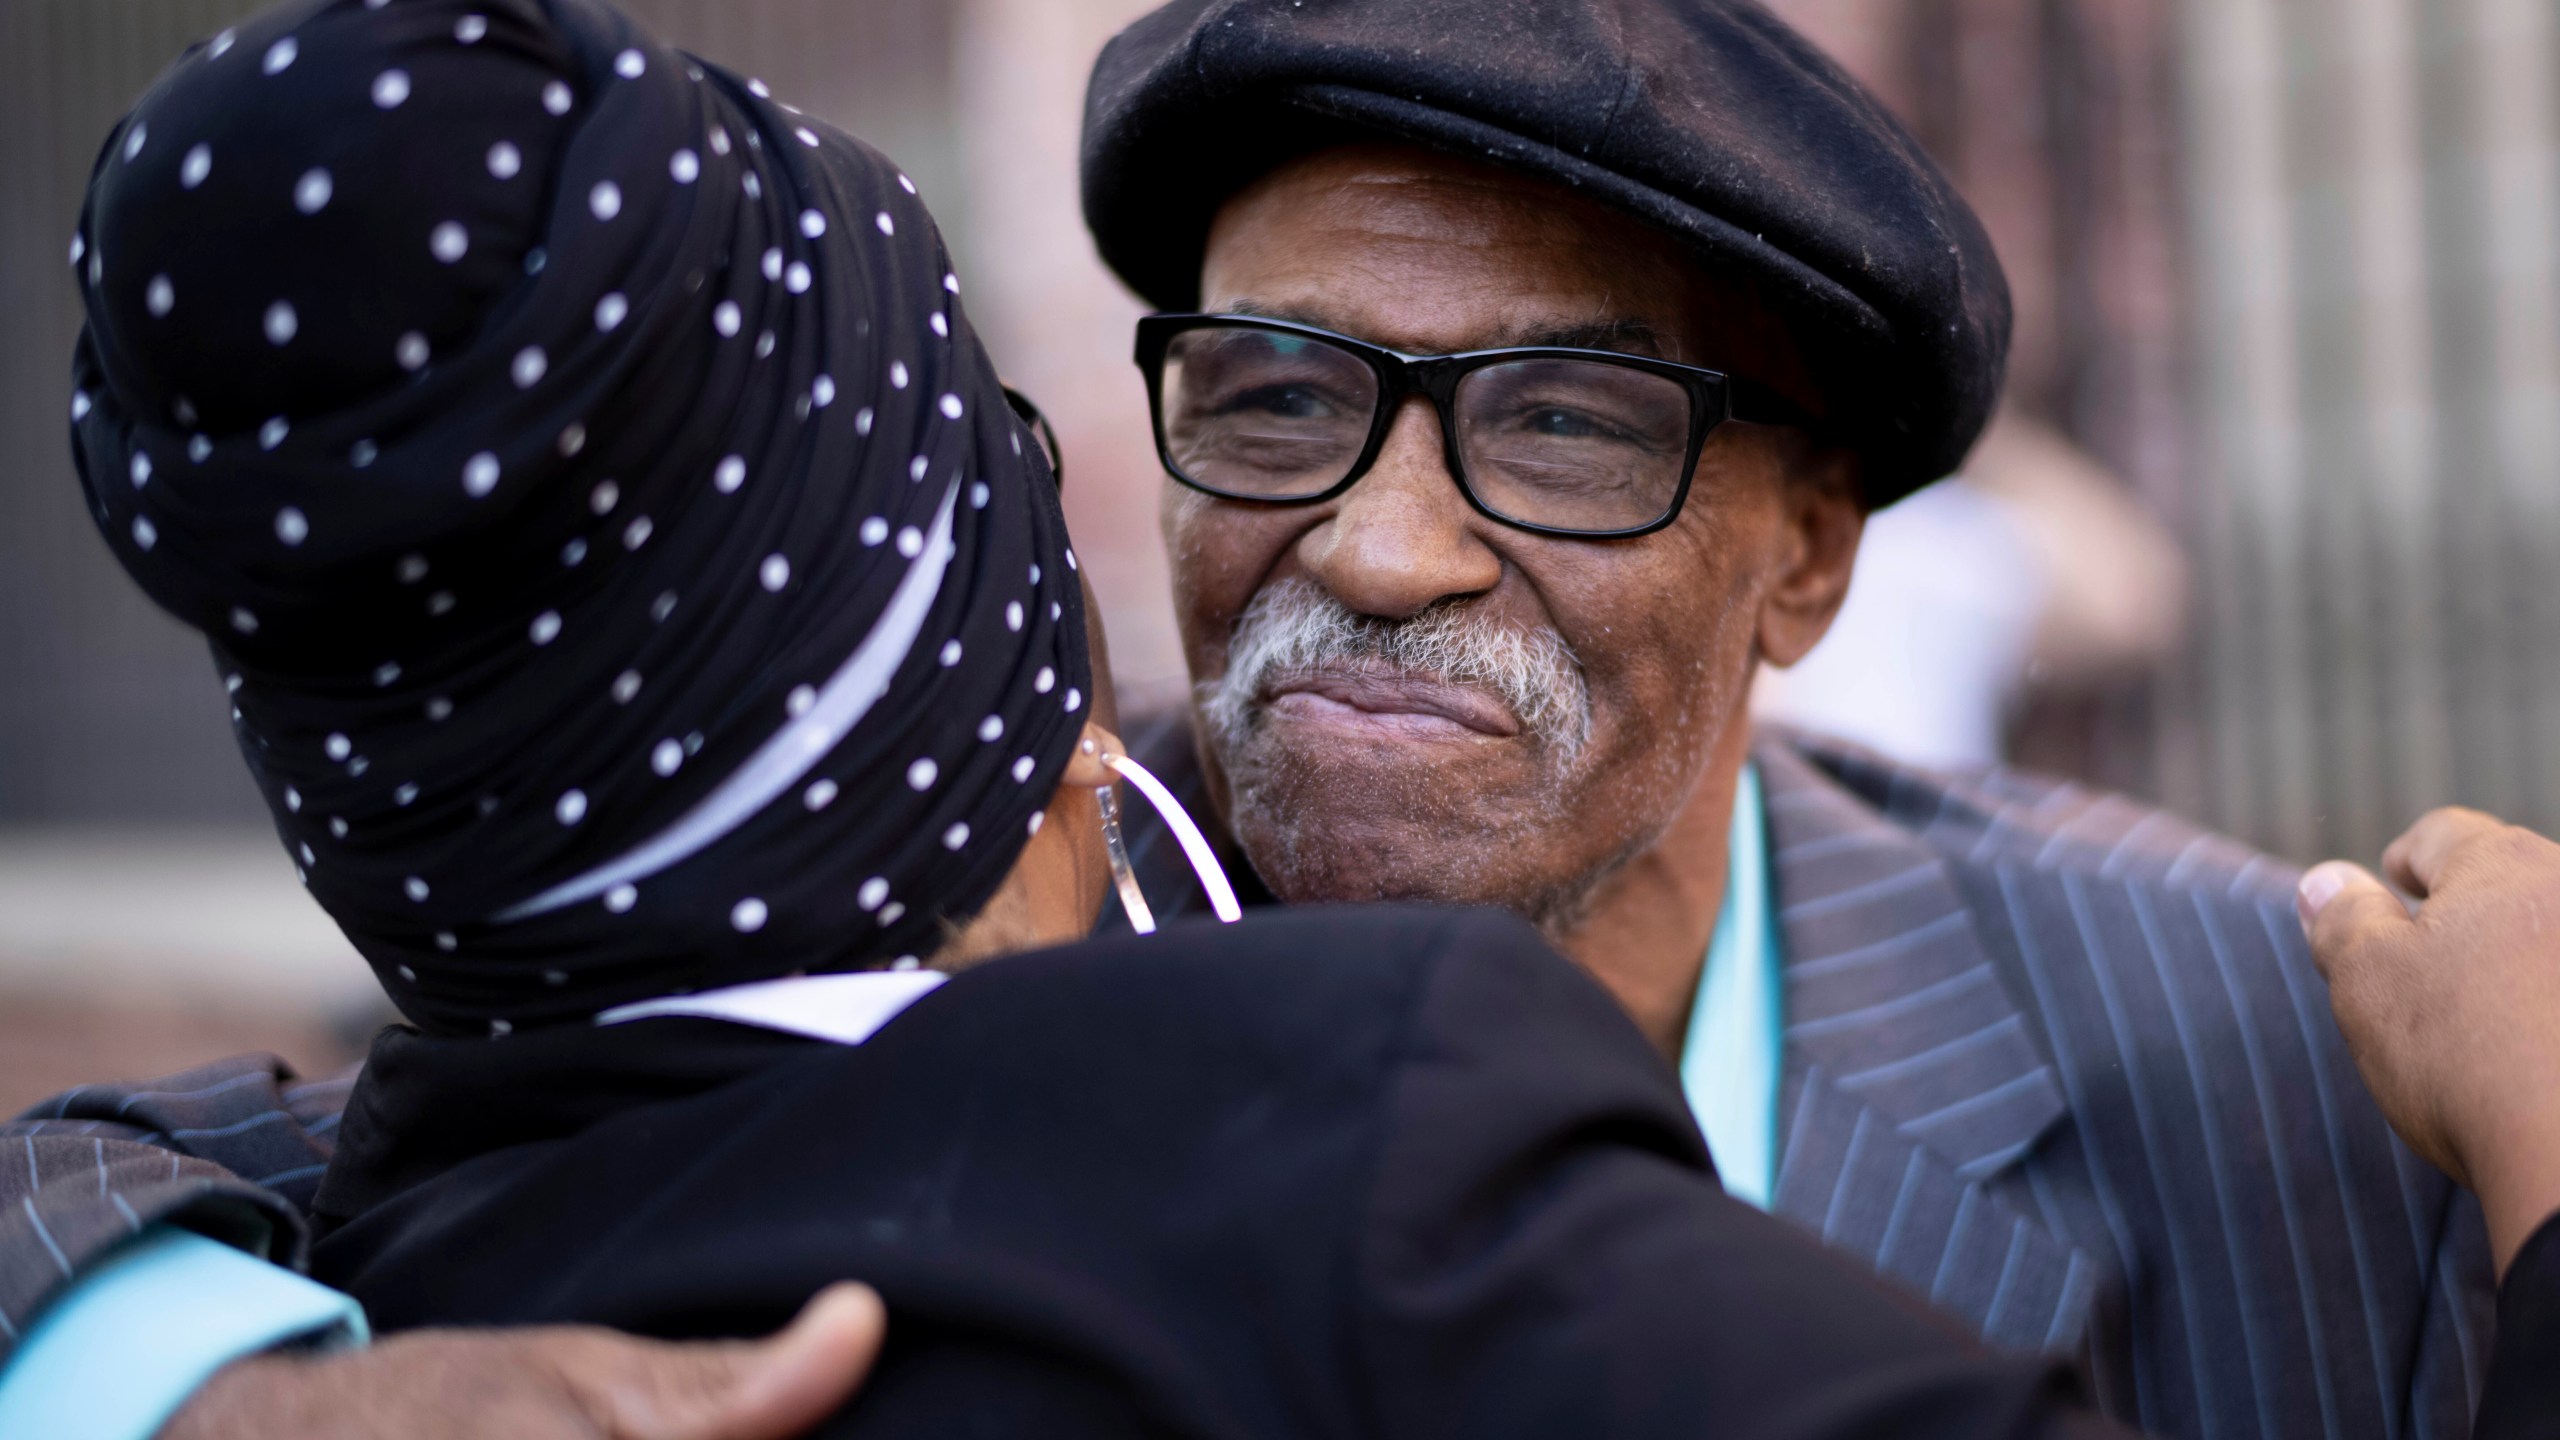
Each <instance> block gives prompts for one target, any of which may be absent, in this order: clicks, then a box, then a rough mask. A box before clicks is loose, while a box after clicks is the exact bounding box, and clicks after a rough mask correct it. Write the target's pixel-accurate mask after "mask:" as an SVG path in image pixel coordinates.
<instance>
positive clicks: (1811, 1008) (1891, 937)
mask: <svg viewBox="0 0 2560 1440" xmlns="http://www.w3.org/2000/svg"><path fill="white" fill-rule="evenodd" d="M1755 758H1756V759H1757V760H1758V762H1759V765H1760V775H1761V783H1762V785H1763V787H1764V789H1765V792H1766V794H1767V797H1768V800H1767V804H1768V816H1769V849H1770V874H1771V877H1772V885H1773V888H1774V889H1775V890H1776V892H1777V893H1776V897H1775V898H1776V902H1777V911H1778V925H1779V930H1780V933H1781V935H1782V936H1783V942H1782V943H1783V946H1784V949H1785V955H1786V986H1787V990H1786V1049H1787V1051H1788V1053H1789V1054H1791V1055H1801V1056H1803V1057H1804V1058H1805V1059H1806V1060H1807V1061H1808V1062H1810V1064H1811V1065H1813V1066H1818V1067H1820V1069H1821V1070H1822V1072H1823V1073H1824V1075H1825V1076H1826V1077H1827V1078H1828V1080H1829V1083H1831V1084H1832V1085H1834V1086H1836V1087H1838V1088H1839V1089H1841V1090H1843V1091H1845V1092H1847V1093H1849V1094H1851V1095H1854V1096H1856V1097H1858V1098H1859V1099H1861V1100H1862V1101H1863V1102H1864V1103H1865V1104H1867V1105H1869V1106H1871V1107H1873V1108H1874V1109H1875V1110H1876V1111H1877V1113H1878V1114H1879V1116H1880V1117H1882V1118H1885V1119H1888V1120H1890V1121H1891V1123H1892V1126H1893V1129H1894V1131H1895V1133H1896V1134H1899V1135H1901V1136H1903V1137H1904V1138H1906V1139H1909V1140H1912V1141H1914V1142H1916V1143H1918V1144H1920V1145H1922V1146H1925V1147H1927V1148H1928V1149H1929V1150H1930V1151H1931V1152H1932V1153H1934V1154H1936V1155H1937V1156H1939V1157H1940V1158H1941V1159H1943V1160H1945V1161H1946V1162H1947V1163H1948V1164H1949V1165H1950V1166H1952V1167H1953V1168H1954V1170H1955V1171H1956V1173H1957V1174H1958V1175H1960V1176H1962V1177H1964V1178H1965V1179H1968V1180H1972V1179H1978V1178H1981V1177H1982V1176H1985V1175H1989V1174H1993V1173H1995V1172H1997V1171H1998V1170H2000V1169H2001V1168H2003V1167H2004V1166H2006V1165H2008V1164H2009V1163H2011V1162H2012V1161H2014V1160H2016V1159H2017V1158H2018V1157H2019V1156H2021V1155H2024V1154H2025V1153H2026V1151H2027V1150H2028V1149H2029V1148H2030V1147H2031V1146H2033V1145H2034V1144H2035V1142H2036V1140H2037V1139H2038V1138H2039V1137H2041V1136H2042V1135H2043V1134H2044V1132H2045V1131H2046V1130H2047V1129H2048V1128H2050V1127H2051V1126H2052V1125H2053V1124H2054V1123H2055V1122H2056V1121H2058V1120H2060V1119H2062V1117H2063V1115H2064V1114H2065V1113H2066V1107H2065V1105H2064V1103H2063V1098H2062V1090H2061V1087H2060V1086H2059V1085H2058V1084H2057V1083H2056V1082H2055V1078H2054V1075H2053V1071H2052V1068H2051V1067H2050V1066H2048V1065H2047V1064H2046V1063H2045V1060H2044V1057H2043V1055H2042V1054H2040V1053H2039V1052H2038V1050H2037V1049H2036V1046H2035V1042H2034V1041H2033V1040H2031V1039H2030V1038H2029V1037H2028V1032H2027V1018H2026V1013H2025V1011H2024V1010H2023V1009H2022V1008H2021V1007H2020V1006H2019V1005H2018V1003H2017V1002H2016V1001H2015V1000H2013V999H2012V998H2011V997H2010V994H2009V991H2008V989H2007V987H2006V986H2004V985H2003V984H2002V983H2001V980H2000V976H1999V973H1998V971H1997V970H1995V969H1994V968H1993V966H1992V964H1991V957H1990V956H1989V955H1988V954H1986V953H1985V952H1984V951H1983V948H1982V942H1981V941H1980V940H1979V939H1978V938H1977V937H1976V936H1975V934H1974V931H1973V919H1972V916H1971V914H1970V913H1969V912H1968V911H1967V910H1966V908H1965V904H1964V900H1963V897H1962V896H1961V895H1959V894H1958V893H1957V891H1956V887H1955V883H1954V881H1953V879H1952V878H1951V877H1949V876H1948V874H1947V873H1946V868H1945V866H1944V864H1943V863H1942V862H1941V861H1940V860H1939V859H1938V857H1937V855H1936V854H1935V853H1934V852H1932V851H1931V850H1930V849H1929V848H1928V847H1927V846H1926V845H1923V844H1922V843H1921V842H1920V841H1919V840H1917V839H1915V838H1914V837H1913V836H1912V835H1911V834H1910V833H1909V832H1907V831H1904V830H1902V829H1901V828H1899V827H1897V826H1895V825H1894V824H1893V823H1892V822H1890V821H1888V820H1886V819H1885V818H1884V817H1883V816H1881V815H1879V814H1877V813H1876V812H1875V811H1874V810H1873V809H1871V808H1870V807H1868V806H1867V805H1866V804H1864V803H1863V802H1861V801H1860V800H1859V799H1858V798H1857V797H1856V796H1854V795H1852V794H1851V793H1849V792H1848V791H1847V790H1845V789H1843V788H1842V787H1841V786H1840V785H1839V784H1838V783H1837V782H1835V781H1832V780H1831V779H1829V778H1828V777H1826V776H1824V775H1823V774H1822V773H1821V772H1820V771H1818V770H1816V769H1815V768H1814V767H1813V766H1812V765H1811V764H1809V763H1807V762H1806V761H1805V760H1804V758H1803V757H1802V756H1800V755H1798V754H1797V753H1796V752H1795V751H1793V750H1791V749H1789V748H1787V747H1786V746H1785V745H1784V744H1783V743H1779V742H1769V741H1764V742H1763V743H1762V744H1761V745H1760V746H1759V747H1758V748H1757V751H1756V754H1755ZM1782 1133H1783V1132H1782Z"/></svg>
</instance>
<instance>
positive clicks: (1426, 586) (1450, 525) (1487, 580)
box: [1298, 396, 1502, 620]
mask: <svg viewBox="0 0 2560 1440" xmlns="http://www.w3.org/2000/svg"><path fill="white" fill-rule="evenodd" d="M1476 521H1477V517H1476V513H1475V511H1474V509H1473V508H1471V507H1470V506H1469V505H1468V504H1467V497H1466V496H1465V495H1464V494H1462V493H1461V492H1460V491H1459V489H1458V485H1457V481H1456V478H1455V477H1453V476H1451V475H1450V473H1449V462H1448V456H1447V452H1446V450H1445V449H1444V447H1443V445H1442V443H1441V435H1440V416H1439V413H1438V412H1437V411H1435V410H1434V409H1432V407H1431V405H1430V403H1429V402H1428V401H1426V400H1423V399H1422V398H1420V397H1418V396H1417V397H1415V398H1413V399H1410V400H1407V401H1406V402H1405V404H1404V406H1403V408H1402V409H1401V410H1400V411H1399V412H1398V413H1397V415H1396V417H1395V421H1394V424H1393V426H1392V428H1390V429H1389V430H1388V432H1387V440H1386V444H1385V445H1384V446H1383V447H1382V448H1381V449H1380V450H1379V452H1378V459H1377V463H1376V464H1374V465H1372V466H1370V468H1369V473H1368V474H1366V475H1363V476H1361V477H1360V479H1359V480H1358V482H1356V483H1355V484H1353V485H1352V487H1351V488H1350V490H1348V491H1347V492H1345V493H1344V495H1343V496H1342V498H1341V499H1340V500H1338V501H1336V502H1334V510H1333V514H1332V515H1331V516H1329V517H1328V518H1327V519H1326V520H1325V521H1324V522H1323V523H1322V524H1320V525H1317V526H1316V527H1315V528H1313V529H1311V530H1309V531H1308V532H1307V533H1306V535H1305V536H1304V537H1303V538H1302V539H1300V541H1299V542H1298V561H1299V563H1300V564H1302V565H1304V566H1305V567H1306V568H1307V573H1308V574H1309V575H1310V576H1312V577H1313V578H1314V580H1315V581H1316V583H1318V584H1320V585H1322V586H1324V588H1325V589H1326V590H1327V591H1329V592H1331V593H1332V595H1333V597H1334V598H1335V599H1337V600H1339V601H1341V602H1342V603H1343V604H1344V605H1346V606H1348V607H1350V608H1351V609H1352V610H1354V611H1356V612H1358V613H1360V614H1363V615H1377V616H1382V617H1385V618H1387V619H1394V620H1401V619H1403V618H1405V617H1406V616H1409V615H1413V614H1416V613H1418V612H1420V611H1421V610H1423V609H1426V608H1427V607H1429V606H1430V605H1431V604H1432V603H1433V602H1435V601H1439V600H1445V599H1447V598H1449V597H1451V596H1455V595H1476V594H1481V593H1483V592H1484V591H1487V590H1490V589H1492V588H1493V587H1494V585H1495V584H1496V583H1497V582H1498V581H1500V580H1501V578H1502V557H1501V556H1499V555H1497V554H1495V553H1494V552H1493V550H1492V548H1491V547H1490V546H1488V545H1486V544H1485V543H1484V538H1483V536H1482V534H1481V533H1480V531H1479V530H1478V527H1477V523H1476Z"/></svg>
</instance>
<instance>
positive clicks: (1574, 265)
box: [1201, 142, 1811, 398]
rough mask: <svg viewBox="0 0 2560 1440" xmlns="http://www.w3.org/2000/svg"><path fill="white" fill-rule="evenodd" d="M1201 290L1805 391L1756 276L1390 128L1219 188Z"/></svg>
mask: <svg viewBox="0 0 2560 1440" xmlns="http://www.w3.org/2000/svg"><path fill="white" fill-rule="evenodd" d="M1201 304H1202V306H1203V307H1204V308H1206V309H1210V310H1249V311H1252V312H1255V313H1260V314H1266V315H1272V316H1277V317H1281V318H1287V319H1293V320H1301V321H1304V322H1306V323H1309V324H1315V325H1322V326H1324V327H1326V328H1328V329H1334V330H1339V331H1342V332H1343V333H1346V334H1352V335H1357V336H1359V337H1360V338H1362V339H1365V340H1369V341H1371V342H1373V343H1376V344H1381V345H1387V346H1391V347H1394V348H1397V349H1402V350H1409V351H1416V352H1425V353H1428V352H1438V351H1451V350H1469V349H1482V348H1490V347H1493V346H1499V345H1523V344H1559V343H1572V344H1595V342H1596V348H1608V349H1618V350H1626V351H1631V352H1634V353H1639V354H1652V355H1659V356H1661V357H1662V358H1665V359H1672V360H1680V361H1684V362H1686V363H1689V364H1695V365H1708V366H1714V367H1716V368H1720V369H1726V370H1731V371H1734V372H1735V373H1739V374H1746V375H1750V376H1752V377H1753V378H1756V379H1761V380H1763V381H1764V382H1766V383H1770V384H1774V385H1778V386H1779V387H1780V388H1781V389H1790V390H1796V391H1798V392H1799V393H1800V394H1805V395H1807V398H1810V397H1809V392H1810V389H1811V387H1810V385H1809V384H1808V383H1806V382H1805V381H1804V379H1803V377H1804V375H1805V369H1804V366H1803V364H1802V361H1801V359H1800V357H1799V352H1798V347H1797V346H1796V344H1795V343H1794V341H1793V338H1792V337H1791V336H1790V335H1789V334H1788V332H1787V330H1786V327H1785V326H1784V325H1783V323H1782V322H1781V321H1780V319H1779V317H1778V315H1777V314H1776V312H1775V310H1774V309H1773V307H1771V306H1770V305H1768V304H1767V303H1766V302H1765V301H1764V300H1763V298H1762V296H1761V294H1760V292H1759V291H1758V289H1757V288H1756V287H1754V286H1751V285H1748V284H1745V283H1743V282H1742V281H1741V280H1740V279H1739V278H1737V277H1734V276H1730V275H1727V274H1722V273H1719V272H1718V271H1717V270H1715V269H1714V268H1712V267H1710V266H1709V265H1708V264H1707V263H1706V262H1705V261H1703V260H1701V259H1699V258H1698V257H1697V256H1696V255H1695V254H1694V253H1693V252H1691V251H1689V250H1687V249H1686V248H1684V247H1683V246H1681V245H1680V244H1679V243H1678V242H1677V241H1676V240H1674V239H1673V238H1672V237H1671V236H1670V235H1668V234H1666V233H1664V232H1662V231H1660V230H1657V229H1655V228H1654V227H1652V226H1650V225H1648V224H1646V223H1645V222H1643V221H1642V220H1639V219H1637V218H1636V217H1634V216H1632V215H1629V214H1626V213H1624V212H1622V211H1619V210H1616V209H1613V208H1611V207H1608V206H1606V205H1602V204H1600V203H1598V202H1596V201H1594V200H1592V199H1590V198H1588V197H1586V196H1584V195H1581V194H1578V193H1576V192H1575V191H1573V190H1571V189H1569V188H1567V187H1565V186H1563V185H1560V184H1557V183H1556V182H1554V181H1551V180H1547V179H1545V178H1543V177H1539V176H1534V175H1528V174H1523V173H1520V172H1516V171H1511V170H1505V169H1502V168H1499V167H1497V166H1493V165H1489V164H1486V163H1483V162H1481V161H1477V160H1472V159H1469V158H1467V157H1463V156H1456V155H1450V154H1446V153H1443V152H1440V151H1434V150H1429V149H1425V148H1422V147H1419V146H1413V145H1406V144H1399V143H1393V142H1362V143H1358V144H1351V145H1343V146H1336V147H1333V148H1330V149H1325V150H1319V151H1316V152H1314V153H1312V154H1308V155H1305V156H1301V157H1299V158H1297V159H1294V160H1291V161H1289V162H1287V163H1285V164H1283V165H1281V166H1279V167H1278V168H1276V169H1274V170H1272V171H1271V172H1270V173H1268V174H1266V175H1264V176H1262V177H1261V178H1260V179H1259V180H1257V181H1255V182H1254V183H1253V184H1251V185H1249V186H1247V187H1246V188H1245V189H1243V190H1242V191H1239V192H1238V193H1237V194H1236V195H1235V196H1234V197H1233V198H1231V199H1229V200H1228V201H1227V202H1226V204H1225V205H1223V206H1222V207H1221V208H1220V209H1219V212H1218V215H1217V218H1216V220H1215V221H1214V222H1213V224H1212V225H1211V228H1210V232H1209V243H1208V247H1207V250H1206V253H1205V255H1204V257H1203V262H1202V274H1201Z"/></svg>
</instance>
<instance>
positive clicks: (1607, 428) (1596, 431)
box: [1518, 405, 1633, 440]
mask: <svg viewBox="0 0 2560 1440" xmlns="http://www.w3.org/2000/svg"><path fill="white" fill-rule="evenodd" d="M1518 423H1519V427H1520V430H1521V431H1522V432H1523V433H1525V434H1529V435H1536V436H1540V437H1542V438H1546V439H1552V440H1627V439H1631V438H1633V437H1631V436H1629V435H1628V434H1627V432H1626V431H1625V430H1624V429H1623V428H1621V427H1619V426H1616V425H1612V424H1610V423H1609V422H1608V421H1606V420H1603V419H1601V418H1599V417H1598V416H1596V415H1593V414H1592V413H1591V412H1590V411H1588V410H1574V409H1568V408H1566V407H1564V406H1561V405H1540V406H1536V407H1534V408H1532V409H1529V410H1526V411H1524V412H1522V414H1521V416H1520V420H1519V422H1518Z"/></svg>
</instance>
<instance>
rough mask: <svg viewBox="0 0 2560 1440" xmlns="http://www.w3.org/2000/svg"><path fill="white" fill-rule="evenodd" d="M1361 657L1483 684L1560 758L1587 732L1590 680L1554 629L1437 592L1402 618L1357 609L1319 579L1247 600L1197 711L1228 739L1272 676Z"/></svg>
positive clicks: (1257, 704) (1409, 671)
mask: <svg viewBox="0 0 2560 1440" xmlns="http://www.w3.org/2000/svg"><path fill="white" fill-rule="evenodd" d="M1362 665H1367V666H1384V667H1386V668H1387V669H1390V670H1392V671H1394V672H1395V673H1396V674H1397V675H1399V676H1410V677H1415V678H1420V679H1428V680H1436V681H1441V682H1444V683H1447V684H1452V685H1473V686H1477V687H1480V688H1482V689H1486V690H1490V691H1492V692H1493V693H1494V694H1496V695H1498V696H1500V697H1501V699H1502V701H1503V703H1504V704H1505V705H1508V706H1509V707H1510V709H1511V713H1512V714H1514V715H1516V716H1518V717H1519V720H1520V726H1521V729H1522V730H1524V731H1526V732H1527V733H1528V734H1529V735H1530V736H1531V737H1533V738H1535V739H1537V740H1538V741H1540V742H1542V743H1543V744H1545V745H1546V746H1547V747H1549V748H1550V749H1551V750H1553V751H1554V752H1555V753H1556V755H1557V757H1558V759H1559V760H1560V761H1561V762H1562V763H1564V764H1567V765H1570V764H1571V763H1573V761H1574V760H1576V759H1578V758H1579V757H1580V756H1581V754H1582V749H1583V747H1584V746H1585V745H1586V744H1588V743H1589V742H1590V739H1591V692H1590V688H1589V687H1588V686H1587V685H1585V684H1584V682H1583V678H1582V665H1581V662H1579V661H1577V660H1576V659H1574V655H1573V649H1572V647H1571V646H1569V645H1567V644H1565V642H1564V637H1563V636H1561V635H1558V634H1556V633H1555V632H1554V631H1552V630H1519V629H1514V628H1513V627H1511V626H1508V625H1504V624H1500V623H1498V622H1495V621H1491V620H1487V619H1486V618H1484V616H1483V614H1482V612H1481V611H1479V610H1477V609H1476V608H1475V607H1474V606H1473V605H1471V604H1469V603H1468V602H1467V601H1465V600H1446V601H1442V602H1440V603H1439V604H1436V605H1433V606H1432V607H1431V608H1429V609H1427V610H1424V611H1423V612H1421V613H1420V614H1418V615H1415V616H1413V617H1411V618H1409V619H1404V620H1386V619H1381V618H1379V617H1377V616H1373V615H1358V614H1354V613H1352V611H1351V610H1350V609H1348V608H1347V607H1345V606H1344V605H1343V603H1342V602H1341V601H1339V600H1336V599H1334V598H1333V597H1332V596H1331V595H1329V594H1327V593H1325V591H1324V589H1323V588H1322V587H1321V586H1318V585H1316V584H1315V583H1314V582H1312V581H1308V580H1302V579H1294V578H1293V579H1288V580H1283V581H1281V582H1280V583H1278V584H1276V585H1273V586H1271V587H1270V588H1268V589H1266V590H1264V591H1263V592H1262V593H1261V594H1259V595H1256V596H1254V597H1253V603H1252V604H1250V605H1248V606H1246V607H1245V612H1244V615H1243V616H1242V617H1241V618H1240V619H1238V620H1237V621H1236V630H1235V636H1234V638H1233V640H1231V641H1230V642H1229V644H1228V647H1227V669H1226V673H1225V674H1223V675H1221V676H1219V677H1218V678H1217V679H1215V680H1204V681H1202V682H1200V684H1199V687H1198V692H1197V693H1198V700H1199V705H1200V713H1201V716H1202V718H1203V719H1205V720H1206V721H1207V722H1208V723H1209V725H1210V727H1211V729H1212V730H1214V731H1215V732H1216V733H1217V734H1218V736H1219V738H1220V739H1221V740H1222V741H1224V742H1225V743H1227V744H1229V745H1233V744H1236V743H1238V742H1240V741H1242V740H1243V739H1244V738H1245V736H1246V735H1247V734H1248V732H1249V730H1250V728H1251V725H1252V722H1253V719H1254V716H1255V715H1256V713H1257V712H1258V711H1259V710H1260V708H1261V705H1262V702H1263V700H1264V698H1265V697H1266V696H1267V695H1268V694H1269V692H1270V689H1271V687H1272V686H1273V685H1274V684H1276V683H1277V682H1278V681H1280V680H1282V679H1285V678H1288V677H1290V676H1293V675H1300V674H1305V673H1309V672H1312V671H1319V670H1325V669H1336V668H1349V667H1355V666H1362Z"/></svg>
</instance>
